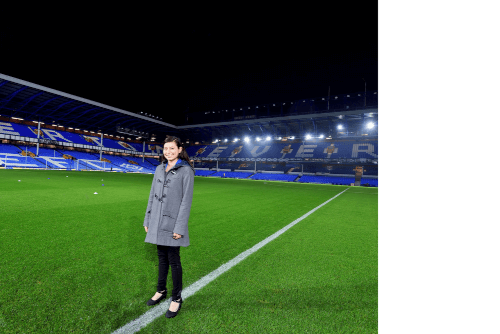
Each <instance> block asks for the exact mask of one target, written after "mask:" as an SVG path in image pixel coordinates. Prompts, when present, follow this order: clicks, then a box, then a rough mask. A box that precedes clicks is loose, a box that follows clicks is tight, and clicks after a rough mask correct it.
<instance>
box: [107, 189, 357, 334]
mask: <svg viewBox="0 0 500 334" xmlns="http://www.w3.org/2000/svg"><path fill="white" fill-rule="evenodd" d="M347 190H349V188H347V189H346V190H344V191H342V192H340V193H338V194H337V195H335V196H333V197H332V198H330V199H329V200H328V201H326V202H324V203H323V204H320V205H318V206H317V207H315V208H314V209H312V210H311V211H309V212H308V213H306V214H305V215H303V216H302V217H300V218H298V219H295V220H294V221H293V222H291V223H290V224H288V225H287V226H285V227H283V228H282V229H281V230H279V231H278V232H275V233H274V234H272V235H271V236H269V237H267V238H265V239H264V240H262V241H261V242H259V243H258V244H256V245H255V246H253V247H252V248H250V249H247V250H246V251H244V252H243V253H241V254H240V255H238V256H236V257H235V258H234V259H232V260H230V261H229V262H226V263H224V264H223V265H221V266H220V267H219V268H217V269H215V270H214V271H212V272H211V273H209V274H208V275H206V276H204V277H202V278H200V279H199V280H198V281H196V282H194V283H193V284H191V285H190V286H188V287H187V288H186V289H184V290H182V299H183V300H185V299H187V298H189V297H191V296H192V295H194V294H195V293H196V292H198V291H199V290H201V289H202V288H203V287H205V286H206V285H207V284H208V283H210V282H212V281H213V280H214V279H216V278H217V277H219V276H220V275H222V274H223V273H225V272H226V271H228V270H229V269H231V268H232V267H234V266H235V265H237V264H238V263H240V262H241V261H243V260H244V259H245V258H247V257H248V256H249V255H252V254H253V253H255V252H256V251H258V250H259V249H261V248H262V247H264V246H265V245H267V244H268V243H270V242H271V241H273V240H274V239H276V238H277V237H279V236H280V235H282V234H283V233H285V232H286V231H287V230H288V229H289V228H291V227H293V226H294V225H295V224H297V223H298V222H300V221H301V220H303V219H305V218H307V217H308V216H309V215H311V214H312V213H313V212H314V211H316V210H318V209H319V208H321V207H322V206H323V205H326V204H328V203H329V202H330V201H332V200H334V199H335V198H337V197H338V196H340V195H342V194H343V193H344V192H346V191H347ZM171 300H172V298H169V299H168V300H166V301H164V302H162V303H160V304H158V306H155V307H154V308H152V309H151V310H149V311H147V312H146V313H144V314H143V315H141V316H140V317H139V318H137V319H135V320H133V321H131V322H129V323H128V324H126V325H124V326H123V327H120V328H118V329H117V330H116V331H114V332H113V333H111V334H125V333H126V334H129V333H136V332H138V331H140V330H141V329H142V328H144V327H146V326H147V325H149V324H150V323H151V322H153V320H155V319H156V318H158V317H159V316H161V315H163V314H165V313H166V312H167V310H168V308H169V307H170V301H171Z"/></svg>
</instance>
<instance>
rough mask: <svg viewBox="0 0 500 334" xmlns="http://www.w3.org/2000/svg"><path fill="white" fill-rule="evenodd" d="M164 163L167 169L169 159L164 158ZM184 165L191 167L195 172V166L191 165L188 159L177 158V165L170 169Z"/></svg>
mask: <svg viewBox="0 0 500 334" xmlns="http://www.w3.org/2000/svg"><path fill="white" fill-rule="evenodd" d="M162 164H163V170H165V168H166V167H167V164H168V160H167V159H165V160H163V162H162ZM182 166H186V167H190V168H191V169H192V170H193V172H194V168H193V167H191V165H190V164H189V163H188V162H187V161H185V160H182V159H179V160H177V163H176V164H175V166H174V167H172V168H171V169H170V170H174V169H178V168H180V167H182Z"/></svg>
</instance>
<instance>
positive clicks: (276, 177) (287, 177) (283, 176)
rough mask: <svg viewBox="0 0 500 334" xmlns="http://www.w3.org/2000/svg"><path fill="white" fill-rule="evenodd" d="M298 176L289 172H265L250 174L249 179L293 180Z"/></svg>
mask: <svg viewBox="0 0 500 334" xmlns="http://www.w3.org/2000/svg"><path fill="white" fill-rule="evenodd" d="M298 177H299V176H297V175H290V174H267V173H257V174H255V175H252V176H251V177H250V179H252V180H268V181H283V182H293V181H295V179H297V178H298Z"/></svg>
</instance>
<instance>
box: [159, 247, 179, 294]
mask: <svg viewBox="0 0 500 334" xmlns="http://www.w3.org/2000/svg"><path fill="white" fill-rule="evenodd" d="M156 249H157V250H158V260H159V266H158V285H157V286H156V289H157V290H156V291H158V292H161V291H163V290H167V276H168V267H169V266H170V267H171V268H172V282H173V283H174V289H173V290H172V300H177V299H179V298H181V291H182V266H181V257H180V255H179V250H180V247H171V246H161V245H156Z"/></svg>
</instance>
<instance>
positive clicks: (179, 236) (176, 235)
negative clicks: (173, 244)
mask: <svg viewBox="0 0 500 334" xmlns="http://www.w3.org/2000/svg"><path fill="white" fill-rule="evenodd" d="M172 238H174V239H175V240H177V239H180V238H182V235H180V234H177V233H174V236H173V237H172Z"/></svg>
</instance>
